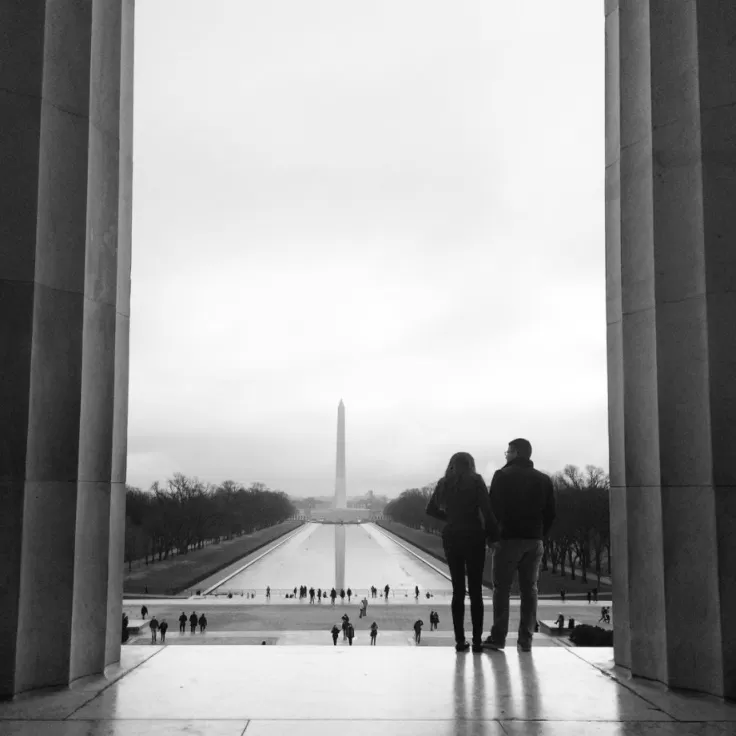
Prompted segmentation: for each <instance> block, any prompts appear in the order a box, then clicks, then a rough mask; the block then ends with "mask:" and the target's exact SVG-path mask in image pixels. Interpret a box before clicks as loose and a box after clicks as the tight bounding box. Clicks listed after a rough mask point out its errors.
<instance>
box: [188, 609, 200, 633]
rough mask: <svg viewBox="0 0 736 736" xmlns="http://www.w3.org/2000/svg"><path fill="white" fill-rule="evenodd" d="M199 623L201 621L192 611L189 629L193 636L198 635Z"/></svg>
mask: <svg viewBox="0 0 736 736" xmlns="http://www.w3.org/2000/svg"><path fill="white" fill-rule="evenodd" d="M198 623H199V619H198V618H197V614H196V613H195V612H194V611H192V615H191V616H190V617H189V629H190V631H191V633H192V634H196V633H197V624H198Z"/></svg>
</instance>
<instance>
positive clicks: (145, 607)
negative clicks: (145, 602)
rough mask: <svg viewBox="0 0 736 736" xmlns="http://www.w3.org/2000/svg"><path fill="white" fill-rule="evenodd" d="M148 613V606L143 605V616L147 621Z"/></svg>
mask: <svg viewBox="0 0 736 736" xmlns="http://www.w3.org/2000/svg"><path fill="white" fill-rule="evenodd" d="M147 614H148V607H147V606H141V618H142V619H143V620H144V621H145V620H146V615H147Z"/></svg>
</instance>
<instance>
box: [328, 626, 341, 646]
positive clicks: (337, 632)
mask: <svg viewBox="0 0 736 736" xmlns="http://www.w3.org/2000/svg"><path fill="white" fill-rule="evenodd" d="M330 633H331V634H332V644H333V646H337V637H338V636H340V629H338V628H337V624H335V625H334V626H333V627H332V630H331V631H330Z"/></svg>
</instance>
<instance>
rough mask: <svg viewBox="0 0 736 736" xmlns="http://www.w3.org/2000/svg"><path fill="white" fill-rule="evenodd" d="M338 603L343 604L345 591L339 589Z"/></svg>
mask: <svg viewBox="0 0 736 736" xmlns="http://www.w3.org/2000/svg"><path fill="white" fill-rule="evenodd" d="M340 603H345V589H344V588H340Z"/></svg>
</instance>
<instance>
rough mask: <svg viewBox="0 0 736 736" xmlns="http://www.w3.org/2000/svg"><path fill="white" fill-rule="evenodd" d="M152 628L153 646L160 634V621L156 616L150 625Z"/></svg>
mask: <svg viewBox="0 0 736 736" xmlns="http://www.w3.org/2000/svg"><path fill="white" fill-rule="evenodd" d="M149 626H150V627H151V644H155V643H156V634H157V633H158V619H157V618H156V616H153V617H152V618H151V623H150V624H149Z"/></svg>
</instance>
